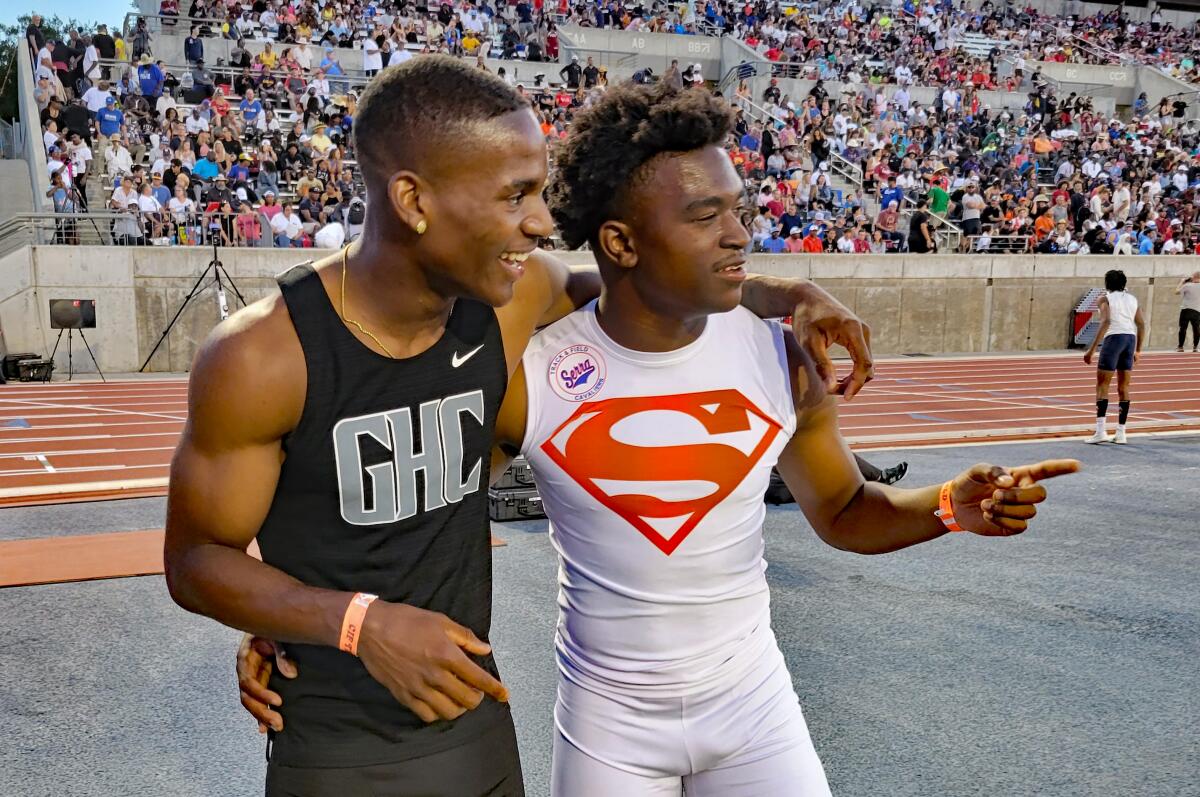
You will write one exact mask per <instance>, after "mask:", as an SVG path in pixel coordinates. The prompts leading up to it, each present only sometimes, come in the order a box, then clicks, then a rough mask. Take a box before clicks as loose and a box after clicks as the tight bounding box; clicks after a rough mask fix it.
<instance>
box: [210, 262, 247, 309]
mask: <svg viewBox="0 0 1200 797" xmlns="http://www.w3.org/2000/svg"><path fill="white" fill-rule="evenodd" d="M217 268H218V269H220V270H221V274H222V275H224V277H225V281H226V282H228V283H229V287H230V288H233V295H234V296H236V297H237V298H238V301H239V302H241V303H242V307H245V306H246V304H247V302H246V297H245V296H242V292H241V291H239V290H238V286H237V283H236V282H234V281H233V277H231V276H229V272H228V271H226V270H225V267H224V266H222V265H221V264H220V263H217Z"/></svg>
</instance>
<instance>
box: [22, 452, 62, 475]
mask: <svg viewBox="0 0 1200 797" xmlns="http://www.w3.org/2000/svg"><path fill="white" fill-rule="evenodd" d="M21 459H24V460H27V461H29V462H40V463H42V468H43V469H44V470H47V471H49V472H50V473H57V472H58V471H56V470H55V469H54V466H53V465H51V464H50V460H48V459H46V455H45V454H33V455H29V456H23V457H21Z"/></svg>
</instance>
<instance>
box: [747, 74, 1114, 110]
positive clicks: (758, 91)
mask: <svg viewBox="0 0 1200 797" xmlns="http://www.w3.org/2000/svg"><path fill="white" fill-rule="evenodd" d="M770 82H771V77H770V73H765V74H763V75H761V76H758V77H755V78H753V79H752V81H751V83H750V90H751V92H752V93H753V95H754V101H755V102H759V101H760V98H761V97H762V93H763V92H764V91H766V90H767V86H768V85H770ZM815 84H816V81H815V80H799V79H791V78H782V79H780V80H779V88H780V90H781V91H782V92H783V93H784V94H786V95H788V97H790V98H791V101H792V102H798V101H799V100H802V99H804V98H805V97H807V96H808V92H809V89H811V88H812V87H813V86H814V85H815ZM897 88H898V86H895V85H890V84H889V85H886V86H884V93H885V94H886V95H887V96H888V97H891V96H892V95H893V94H895V93H896V90H897ZM846 89H852V90H853V91H855V92H856V93H857V92H861V91H863V90H866V89H870V90H871V91H872V92H873V91H874V88H873V87H871V86H869V85H868V84H866V83H857V84H852V83H836V82H833V81H826V82H825V90H826V91H828V92H829V96H830V97H833V98H837V97H839V96H840V95H841V92H842V91H843V90H846ZM941 90H942V89H941V87H940V86H936V87H935V86H910V87H909V89H908V95H909V98H910V99H911V101H912V102H913V103H915V104H917V105H923V106H926V107H928V106H931V105H933V101H934V96H935V94H937V93H939V92H941ZM729 94H730V96H732V90H731V91H730V92H729ZM979 100H980V102H981V103H983V104H984V105H986V106H988V107H990V108H991V109H992V110H993V111H999V110H1000V109H1002V108H1009V109H1020V108H1024V107H1025V103H1026V102H1028V101H1029V95H1028V93H1021V92H1015V91H1012V92H1010V91H981V92H979ZM1093 106H1094V107H1095V108H1096V110H1098V111H1099V112H1101V113H1104V114H1113V113H1115V112H1116V101H1115V100H1114V99H1112V98H1111V97H1095V98H1094V101H1093Z"/></svg>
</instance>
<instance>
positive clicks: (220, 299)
mask: <svg viewBox="0 0 1200 797" xmlns="http://www.w3.org/2000/svg"><path fill="white" fill-rule="evenodd" d="M212 248H213V256H212V260H210V261H208V265H207V266H205V267H204V271H202V272H200V277H199V278H198V279H197V280H196V284H195V285H193V286H192V289H191V290H190V291H188V295H187V296H185V297H183V303H182V304H180V305H179V309H178V310H176V311H175V317H174V318H172V319H171V321H170V323H168V324H167V328H166V329H164V330H163V331H162V335H160V336H159V338H158V342H157V343H155V344H154V348H153V349H151V350H150V354H149V356H147V357H146V361H145V362H144V363H142V367H141V368H139V369H138V371H139V372H141V371H145V370H146V366H148V365H150V361H151V360H152V359H154V354H155V353H156V352H157V351H158V347H159V346H161V345H162V344H163V341H164V340H166V339H167V335H168V334H170V332H171V328H172V327H174V326H175V322H176V321H178V320H179V317H180V316H181V315H183V311H184V310H185V309H187V306H188V303H189V302H190V301H192V299H194V298H195V297H196V296H197V295H198V294H199V293H200V292H201V291H203V290H207V289H208V288H210V287H212V286H214V285H215V286H216V288H217V309H218V311H219V312H220V314H221V320H222V321H224V320H225V319H226V318H229V302H228V301H227V300H226V299H225V282H227V283H229V287H230V288H232V289H233V295H234V296H236V297H237V298H238V301H240V302H241V303H242V307H245V306H246V297H244V296H242V292H241V291H239V290H238V286H237V285H236V284H235V283H234V281H233V278H232V277H230V276H229V272H228V271H226V270H225V266H224V265H222V264H221V260H220V258H218V257H217V243H216V241H213V245H212ZM209 272H212V277H213V280H212V282H210V283H208V284H207V285H206V284H204V282H205V280H206V279H208V276H209ZM222 277H224V280H225V281H224V282H222V281H221V279H222Z"/></svg>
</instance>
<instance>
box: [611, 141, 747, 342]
mask: <svg viewBox="0 0 1200 797" xmlns="http://www.w3.org/2000/svg"><path fill="white" fill-rule="evenodd" d="M643 168H644V171H643V172H642V174H641V175H640V176H638V177H637V178H635V179H634V180H632V181H631V185H630V186H629V187H628V188H627V189H626V197H627V203H628V210H627V212H626V213H624V214H623V215H624V216H625V220H624V221H623V222H622V225H623V226H624V227H626V228H627V230H628V233H627V234H628V237H629V241H630V246H631V249H632V251H633V253H634V262H633V263H632V265H631V268H630V270H629V273H628V279H630V280H632V281H633V284H634V288H635V290H636V291H637V292H638V294H639V295H640V296H641V297H643V299H644V301H645V302H646V304H647V305H648V306H650V307H653V308H654V309H655V310H657V311H658V312H660V313H662V314H663V315H667V316H670V317H673V318H677V319H679V320H685V321H686V320H689V319H692V318H696V317H699V316H704V315H710V314H713V313H724V312H728V311H729V310H732V309H733V308H734V307H736V306H737V305H738V303H739V302H740V301H741V298H742V282H743V281H744V280H745V279H746V272H745V269H744V268H743V266H744V264H745V260H746V256H745V248H746V246H747V245H748V244H749V242H750V234H749V232H748V231H747V230H746V228H745V227H744V226H743V225H742V221H741V219H742V214H743V212H744V211H745V207H746V206H745V191H744V188H743V185H742V181H741V179H740V178H739V177H738V174H737V172H736V171H735V170H734V168H733V164H732V163H730V161H729V157H728V156H727V155H726V154H725V152H724V151H723V150H721V148H720V147H717V146H709V147H704V148H703V149H698V150H693V151H690V152H685V153H664V154H662V155H659V156H657V157H655V158H654V159H653V160H652V161H651V162H650V163H648V164H646V166H645V167H643ZM604 237H605V236H604V234H603V231H602V234H601V239H602V240H603V239H604Z"/></svg>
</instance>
